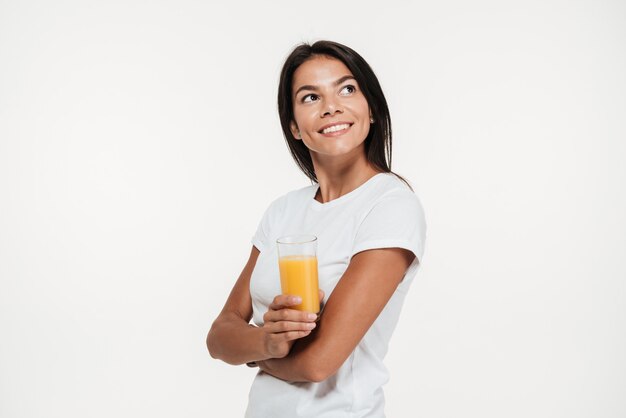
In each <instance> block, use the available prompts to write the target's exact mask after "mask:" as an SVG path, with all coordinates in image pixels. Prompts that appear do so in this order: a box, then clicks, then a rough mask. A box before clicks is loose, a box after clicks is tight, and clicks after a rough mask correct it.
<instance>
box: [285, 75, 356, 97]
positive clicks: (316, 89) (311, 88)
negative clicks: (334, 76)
mask: <svg viewBox="0 0 626 418" xmlns="http://www.w3.org/2000/svg"><path fill="white" fill-rule="evenodd" d="M346 80H355V81H356V78H354V76H351V75H344V76H343V77H341V78H339V79H338V80H337V81H335V82H334V83H333V84H334V85H335V87H336V86H338V85H340V84H341V83H343V82H344V81H346ZM302 90H312V91H318V90H319V88H317V86H312V85H310V84H305V85H304V86H300V88H298V90H296V92H295V93H294V94H293V96H294V97H295V96H297V95H298V93H300V92H301V91H302Z"/></svg>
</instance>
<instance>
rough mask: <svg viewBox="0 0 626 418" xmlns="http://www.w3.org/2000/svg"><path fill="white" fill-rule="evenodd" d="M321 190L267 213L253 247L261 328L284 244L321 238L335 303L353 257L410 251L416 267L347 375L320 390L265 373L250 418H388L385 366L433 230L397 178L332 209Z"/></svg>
mask: <svg viewBox="0 0 626 418" xmlns="http://www.w3.org/2000/svg"><path fill="white" fill-rule="evenodd" d="M317 189H318V185H317V184H315V185H312V186H309V187H305V188H302V189H299V190H295V191H292V192H290V193H288V194H286V195H284V196H282V197H280V198H278V199H276V200H275V201H274V202H272V204H271V205H270V206H269V208H268V209H267V210H266V212H265V214H264V215H263V218H262V220H261V222H260V224H259V227H258V229H257V232H256V234H255V235H254V237H253V238H252V244H253V245H254V246H255V247H256V248H257V249H258V250H259V251H260V254H259V257H258V259H257V262H256V266H255V268H254V271H253V272H252V277H251V279H250V294H251V296H252V306H253V321H254V323H255V324H256V325H258V326H261V325H263V315H264V314H265V312H267V309H268V306H269V305H270V303H271V302H272V300H273V299H274V297H275V296H276V295H279V294H280V293H281V290H280V276H279V272H278V255H277V248H276V239H277V238H279V237H282V236H285V235H296V234H311V235H315V236H317V238H318V247H317V259H318V271H319V284H320V288H321V289H323V290H324V292H325V293H326V299H328V297H329V296H330V294H331V293H332V291H333V289H334V288H335V286H336V284H337V282H338V281H339V279H340V278H341V276H342V275H343V273H344V272H345V271H346V269H347V267H348V263H349V262H350V259H351V258H352V256H353V255H355V254H357V253H359V252H361V251H364V250H367V249H374V248H393V247H399V248H406V249H408V250H410V251H411V252H413V254H415V256H416V259H415V260H414V261H413V263H412V264H411V265H410V267H409V268H408V270H407V272H406V274H405V276H404V278H403V280H402V282H401V283H400V285H399V286H398V287H397V289H396V290H395V292H394V294H393V296H392V297H391V299H390V300H389V302H388V303H387V305H386V306H385V308H384V309H383V311H382V312H381V314H380V315H379V316H378V318H377V319H376V321H374V323H373V324H372V326H371V327H370V329H369V330H368V332H367V333H366V334H365V336H364V337H363V339H362V340H361V341H360V342H359V344H358V345H357V347H356V348H355V349H354V351H353V352H352V353H351V355H350V357H349V358H348V359H347V360H346V361H345V363H344V364H343V365H342V366H341V367H340V368H339V370H338V372H337V373H336V374H335V375H333V376H331V377H329V378H328V379H326V380H325V381H322V382H319V383H303V382H299V383H298V382H287V381H284V380H281V379H278V378H275V377H273V376H271V375H269V374H267V373H264V372H262V371H259V373H258V374H257V376H256V377H255V379H254V382H253V384H252V387H251V389H250V395H249V403H248V409H247V411H246V417H248V418H282V417H285V418H287V417H288V418H295V417H311V418H341V417H376V418H379V417H384V406H385V399H384V394H383V390H382V386H383V385H384V384H385V383H386V382H387V380H388V372H387V369H386V368H385V366H384V364H383V358H384V357H385V354H386V352H387V347H388V343H389V339H390V338H391V335H392V333H393V330H394V328H395V326H396V324H397V322H398V317H399V315H400V310H401V308H402V303H403V301H404V297H405V295H406V293H407V291H408V289H409V286H410V284H411V282H412V280H413V277H414V276H415V274H416V273H417V270H418V268H419V262H420V261H421V259H422V255H423V251H424V240H425V235H426V223H425V219H424V212H423V209H422V206H421V204H420V202H419V200H418V198H417V196H416V195H415V194H414V193H413V192H412V191H411V189H409V188H408V187H407V185H406V184H405V183H404V182H402V181H401V180H400V179H398V178H397V177H396V176H395V175H393V174H391V173H380V174H377V175H375V176H374V177H372V178H371V179H369V180H368V181H367V182H365V183H364V184H362V185H361V186H359V187H358V188H357V189H355V190H353V191H352V192H350V193H347V194H345V195H343V196H341V197H339V198H337V199H335V200H332V201H330V202H328V203H320V202H318V201H317V200H315V199H314V196H315V194H316V192H317Z"/></svg>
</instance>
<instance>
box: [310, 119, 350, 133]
mask: <svg viewBox="0 0 626 418" xmlns="http://www.w3.org/2000/svg"><path fill="white" fill-rule="evenodd" d="M351 126H352V124H351V123H348V122H337V123H331V124H328V125H324V127H322V129H320V130H319V131H318V132H319V133H321V134H322V135H324V136H340V135H343V134H345V133H346V132H348V130H349V129H350V127H351Z"/></svg>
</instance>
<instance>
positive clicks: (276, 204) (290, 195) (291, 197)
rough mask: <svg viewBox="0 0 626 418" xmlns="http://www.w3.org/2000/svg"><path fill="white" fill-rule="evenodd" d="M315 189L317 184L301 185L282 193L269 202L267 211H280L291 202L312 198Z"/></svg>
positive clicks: (295, 202) (291, 203)
mask: <svg viewBox="0 0 626 418" xmlns="http://www.w3.org/2000/svg"><path fill="white" fill-rule="evenodd" d="M316 190H317V184H312V185H310V186H305V187H301V188H299V189H295V190H291V191H289V192H287V193H284V194H282V195H280V196H278V197H276V198H274V200H272V202H271V203H270V204H269V206H268V208H267V211H268V212H282V211H283V210H285V209H286V208H287V207H289V206H291V205H293V204H299V203H301V202H304V201H308V200H310V199H311V198H312V196H313V194H314V193H315V191H316Z"/></svg>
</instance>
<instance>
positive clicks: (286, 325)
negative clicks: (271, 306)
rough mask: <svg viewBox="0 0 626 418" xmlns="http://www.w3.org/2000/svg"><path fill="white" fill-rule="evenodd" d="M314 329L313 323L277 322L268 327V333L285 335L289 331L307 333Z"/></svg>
mask: <svg viewBox="0 0 626 418" xmlns="http://www.w3.org/2000/svg"><path fill="white" fill-rule="evenodd" d="M315 327H316V324H315V322H291V321H279V322H274V323H272V324H271V325H270V331H271V332H273V333H286V332H291V331H307V332H310V331H311V330H313V328H315Z"/></svg>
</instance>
